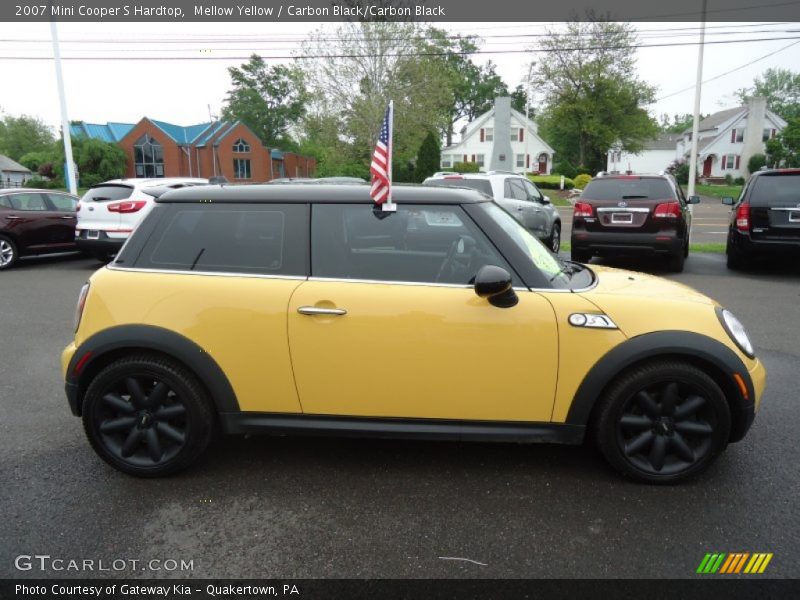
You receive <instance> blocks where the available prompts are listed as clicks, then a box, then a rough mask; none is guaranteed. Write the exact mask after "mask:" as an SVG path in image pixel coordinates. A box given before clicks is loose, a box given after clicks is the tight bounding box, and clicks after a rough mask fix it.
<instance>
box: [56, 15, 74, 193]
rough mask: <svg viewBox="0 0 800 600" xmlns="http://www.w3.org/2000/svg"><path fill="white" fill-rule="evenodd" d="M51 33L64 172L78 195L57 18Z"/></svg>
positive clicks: (71, 187) (72, 189)
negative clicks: (64, 162)
mask: <svg viewBox="0 0 800 600" xmlns="http://www.w3.org/2000/svg"><path fill="white" fill-rule="evenodd" d="M50 34H51V36H52V38H53V58H55V63H56V83H57V85H58V98H59V100H60V102H61V136H62V138H63V139H64V158H65V160H66V163H67V164H66V165H65V166H64V169H65V172H64V174H65V175H66V176H67V182H68V185H69V193H70V194H74V195H77V193H78V182H77V181H75V162H74V161H73V159H72V136H71V135H70V133H69V117H68V116H67V97H66V96H65V95H64V75H63V74H62V73H61V47H60V46H59V44H58V27H57V26H56V22H55V20H53V21H50Z"/></svg>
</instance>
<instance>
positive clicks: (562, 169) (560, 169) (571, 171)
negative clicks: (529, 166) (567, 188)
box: [553, 160, 578, 179]
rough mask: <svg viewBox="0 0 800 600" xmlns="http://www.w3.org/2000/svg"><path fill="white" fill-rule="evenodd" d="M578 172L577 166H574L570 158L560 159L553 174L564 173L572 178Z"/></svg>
mask: <svg viewBox="0 0 800 600" xmlns="http://www.w3.org/2000/svg"><path fill="white" fill-rule="evenodd" d="M577 174H578V173H577V172H576V171H575V167H573V166H572V165H571V164H570V162H569V161H568V160H562V161H559V162H557V163H556V164H555V166H554V167H553V175H563V176H564V177H569V178H570V179H572V178H573V177H575V175H577Z"/></svg>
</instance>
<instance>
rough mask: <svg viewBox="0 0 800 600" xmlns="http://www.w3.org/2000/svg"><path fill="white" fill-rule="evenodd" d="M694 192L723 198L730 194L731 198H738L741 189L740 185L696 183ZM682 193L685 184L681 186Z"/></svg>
mask: <svg viewBox="0 0 800 600" xmlns="http://www.w3.org/2000/svg"><path fill="white" fill-rule="evenodd" d="M694 189H695V193H696V194H698V195H700V196H710V197H712V198H724V197H725V196H730V197H731V198H738V197H739V194H740V193H741V191H742V186H740V185H705V184H699V183H698V184H697V185H696V186H695V188H694ZM683 191H684V193H687V191H686V186H683Z"/></svg>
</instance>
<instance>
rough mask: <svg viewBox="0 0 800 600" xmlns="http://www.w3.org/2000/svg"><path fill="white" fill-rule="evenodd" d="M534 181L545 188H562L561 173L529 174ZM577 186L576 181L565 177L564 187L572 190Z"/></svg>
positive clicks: (529, 177)
mask: <svg viewBox="0 0 800 600" xmlns="http://www.w3.org/2000/svg"><path fill="white" fill-rule="evenodd" d="M528 179H530V180H531V181H532V182H533V183H535V184H536V186H537V187H539V188H541V189H543V190H560V189H561V175H529V176H528ZM574 187H575V182H574V181H572V179H570V178H569V177H564V189H565V190H571V189H572V188H574Z"/></svg>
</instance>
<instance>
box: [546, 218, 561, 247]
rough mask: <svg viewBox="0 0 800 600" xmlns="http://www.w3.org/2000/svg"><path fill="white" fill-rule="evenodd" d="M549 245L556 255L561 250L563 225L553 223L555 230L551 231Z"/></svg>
mask: <svg viewBox="0 0 800 600" xmlns="http://www.w3.org/2000/svg"><path fill="white" fill-rule="evenodd" d="M547 245H548V246H549V247H550V250H552V251H553V252H554V253H555V254H558V251H559V250H561V223H559V222H558V221H556V222H555V223H553V229H551V230H550V238H549V239H548V240H547Z"/></svg>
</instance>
